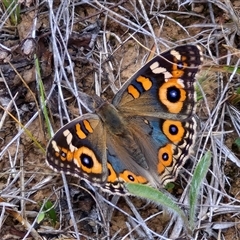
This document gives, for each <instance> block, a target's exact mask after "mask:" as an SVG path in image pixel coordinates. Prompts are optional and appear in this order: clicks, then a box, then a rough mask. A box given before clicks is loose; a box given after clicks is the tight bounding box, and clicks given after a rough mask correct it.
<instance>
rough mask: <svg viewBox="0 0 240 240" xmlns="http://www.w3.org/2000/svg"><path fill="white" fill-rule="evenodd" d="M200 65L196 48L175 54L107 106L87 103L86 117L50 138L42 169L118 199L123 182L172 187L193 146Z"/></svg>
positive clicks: (155, 63)
mask: <svg viewBox="0 0 240 240" xmlns="http://www.w3.org/2000/svg"><path fill="white" fill-rule="evenodd" d="M201 62H202V56H201V51H200V49H199V48H198V47H196V46H193V45H185V46H179V47H176V48H175V49H172V50H169V51H167V52H165V53H163V54H161V55H159V56H157V57H155V58H154V59H152V60H151V61H149V62H148V63H147V64H146V65H145V66H143V67H142V68H141V69H140V70H139V71H138V72H136V73H135V74H134V75H133V76H132V77H131V78H130V79H129V80H128V81H127V82H126V83H125V84H124V85H123V87H122V88H121V89H120V90H119V92H118V93H117V94H116V95H115V97H114V98H113V101H112V103H109V102H105V101H104V100H103V99H101V98H99V97H97V98H92V97H90V96H88V97H86V99H87V103H88V104H89V105H91V106H89V108H90V109H91V110H92V113H88V114H84V115H83V116H81V117H79V118H76V119H74V120H73V121H71V122H70V123H68V124H67V125H65V126H64V127H63V128H61V129H60V130H59V131H58V132H57V133H56V134H55V135H54V137H53V138H52V139H51V140H50V142H49V145H48V147H47V163H48V164H49V165H50V166H51V167H52V168H53V169H54V170H58V171H63V172H66V173H70V174H74V175H77V176H79V177H82V178H84V179H86V180H88V181H90V182H92V183H94V184H97V185H100V186H101V187H102V188H103V189H104V190H106V191H108V192H111V193H117V194H126V193H127V192H126V189H125V187H124V183H125V182H136V183H142V184H150V185H152V186H154V187H161V186H162V185H165V184H166V183H167V182H169V181H173V180H175V178H176V176H177V173H178V171H179V169H180V168H181V167H182V165H183V164H184V162H185V160H186V159H187V158H188V156H189V154H190V152H191V149H192V146H193V144H194V139H195V132H196V122H195V119H194V116H193V114H194V112H195V89H194V83H195V74H196V73H197V71H198V68H199V66H200V64H201ZM80 96H81V94H80ZM82 96H85V95H82Z"/></svg>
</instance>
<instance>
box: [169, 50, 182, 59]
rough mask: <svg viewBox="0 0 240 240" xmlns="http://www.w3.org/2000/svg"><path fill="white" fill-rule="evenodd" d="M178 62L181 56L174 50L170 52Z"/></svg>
mask: <svg viewBox="0 0 240 240" xmlns="http://www.w3.org/2000/svg"><path fill="white" fill-rule="evenodd" d="M170 53H171V54H172V55H173V56H174V57H175V58H176V59H177V60H178V61H181V55H180V54H179V52H177V51H176V50H174V49H173V50H172V51H171V52H170Z"/></svg>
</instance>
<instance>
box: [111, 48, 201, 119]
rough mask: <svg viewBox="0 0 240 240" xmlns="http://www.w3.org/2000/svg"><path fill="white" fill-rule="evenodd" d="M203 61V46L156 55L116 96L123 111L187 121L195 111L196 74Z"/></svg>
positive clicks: (115, 100)
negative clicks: (201, 47)
mask: <svg viewBox="0 0 240 240" xmlns="http://www.w3.org/2000/svg"><path fill="white" fill-rule="evenodd" d="M201 62H202V55H201V51H200V49H199V47H197V46H193V45H184V46H178V47H176V48H174V49H172V50H169V51H166V52H164V53H162V54H161V55H159V56H156V57H155V58H153V59H152V60H151V61H149V62H148V63H147V64H146V65H145V66H143V67H142V68H141V69H140V70H139V71H138V72H136V73H135V74H134V75H133V76H132V77H131V78H130V79H129V81H127V82H126V84H124V86H123V87H122V88H121V90H120V91H119V92H118V93H117V94H116V95H115V97H114V99H113V105H115V106H116V107H117V109H119V111H120V112H121V113H123V114H127V115H128V114H131V115H136V116H151V117H159V118H164V119H178V120H184V119H186V118H188V117H189V116H190V115H191V114H192V113H193V112H194V106H195V90H194V83H195V74H196V73H197V71H198V69H199V66H200V64H201Z"/></svg>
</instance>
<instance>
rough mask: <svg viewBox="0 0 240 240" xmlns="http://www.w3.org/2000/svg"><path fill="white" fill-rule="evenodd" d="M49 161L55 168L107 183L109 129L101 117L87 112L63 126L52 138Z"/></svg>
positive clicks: (48, 149)
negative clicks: (107, 132) (106, 128)
mask: <svg viewBox="0 0 240 240" xmlns="http://www.w3.org/2000/svg"><path fill="white" fill-rule="evenodd" d="M46 161H47V163H48V165H49V166H50V167H51V168H52V169H54V170H56V171H60V172H65V173H67V174H73V175H76V176H78V177H82V178H85V179H87V180H89V181H91V182H93V183H96V184H102V183H105V181H106V179H107V176H108V169H107V156H106V130H105V128H104V125H103V124H102V121H101V120H100V119H99V117H98V116H97V115H96V114H84V115H83V116H81V117H79V118H76V119H74V120H73V121H71V122H69V123H68V124H66V125H65V126H63V127H62V128H61V129H60V130H59V131H58V132H57V133H56V134H55V135H54V137H53V138H52V139H51V140H50V141H49V144H48V146H47V158H46Z"/></svg>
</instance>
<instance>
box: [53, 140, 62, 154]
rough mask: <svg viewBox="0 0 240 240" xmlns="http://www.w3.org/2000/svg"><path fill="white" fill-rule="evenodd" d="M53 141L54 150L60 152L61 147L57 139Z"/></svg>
mask: <svg viewBox="0 0 240 240" xmlns="http://www.w3.org/2000/svg"><path fill="white" fill-rule="evenodd" d="M51 143H52V147H53V149H54V151H55V152H58V153H59V152H60V149H59V147H58V146H57V143H56V141H54V140H53V141H52V142H51Z"/></svg>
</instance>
